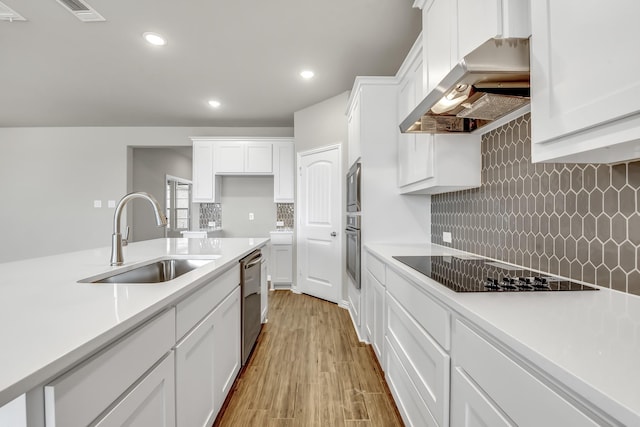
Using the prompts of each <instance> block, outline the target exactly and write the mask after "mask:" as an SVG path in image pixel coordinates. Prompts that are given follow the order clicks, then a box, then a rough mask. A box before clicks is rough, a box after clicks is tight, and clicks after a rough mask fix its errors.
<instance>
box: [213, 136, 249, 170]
mask: <svg viewBox="0 0 640 427" xmlns="http://www.w3.org/2000/svg"><path fill="white" fill-rule="evenodd" d="M244 156H245V143H243V142H239V141H228V142H227V141H219V142H216V143H215V145H214V150H213V162H214V163H213V164H214V169H215V173H243V172H244Z"/></svg>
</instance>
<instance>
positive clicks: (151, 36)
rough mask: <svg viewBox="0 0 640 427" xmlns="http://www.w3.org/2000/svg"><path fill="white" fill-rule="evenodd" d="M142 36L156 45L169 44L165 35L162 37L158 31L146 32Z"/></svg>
mask: <svg viewBox="0 0 640 427" xmlns="http://www.w3.org/2000/svg"><path fill="white" fill-rule="evenodd" d="M142 37H144V39H145V40H146V41H147V42H149V43H151V44H152V45H154V46H164V45H166V44H167V41H166V40H165V39H164V37H162V36H161V35H160V34H157V33H148V32H147V33H144V34H143V35H142Z"/></svg>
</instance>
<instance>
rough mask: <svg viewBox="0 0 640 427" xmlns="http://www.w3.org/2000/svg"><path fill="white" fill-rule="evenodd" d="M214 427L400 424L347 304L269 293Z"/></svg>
mask: <svg viewBox="0 0 640 427" xmlns="http://www.w3.org/2000/svg"><path fill="white" fill-rule="evenodd" d="M214 425H215V426H234V427H236V426H261V427H262V426H287V427H288V426H296V427H298V426H323V427H324V426H345V427H355V426H359V427H360V426H381V427H382V426H384V427H390V426H402V425H403V424H402V420H401V418H400V416H399V414H398V412H397V409H396V407H395V404H394V402H393V399H392V398H391V395H390V393H389V389H388V387H387V384H386V382H385V380H384V375H383V373H382V372H381V370H380V367H379V365H378V364H377V361H376V359H375V355H374V353H373V350H372V349H371V346H369V345H365V344H362V343H360V342H359V341H358V338H357V336H356V333H355V331H354V329H353V324H352V323H351V319H350V317H349V313H348V312H347V310H344V309H342V308H340V307H338V306H337V305H336V304H332V303H329V302H327V301H323V300H320V299H317V298H313V297H310V296H306V295H297V294H294V293H292V292H289V291H275V292H270V293H269V322H268V323H267V324H265V325H264V326H263V329H262V332H261V334H260V337H259V338H258V343H257V344H256V348H255V349H254V352H253V354H252V356H251V358H250V359H249V362H248V364H247V367H246V368H245V370H244V371H243V372H242V374H241V375H240V377H239V378H238V380H237V381H236V384H235V386H234V390H233V391H232V392H231V394H230V398H229V399H228V402H227V406H226V409H224V410H223V412H222V413H221V414H220V415H219V417H218V419H217V420H216V423H215V424H214Z"/></svg>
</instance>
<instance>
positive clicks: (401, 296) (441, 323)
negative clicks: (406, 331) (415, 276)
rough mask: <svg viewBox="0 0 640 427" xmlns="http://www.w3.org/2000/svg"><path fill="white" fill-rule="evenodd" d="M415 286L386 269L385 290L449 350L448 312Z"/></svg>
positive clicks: (449, 322) (449, 329) (449, 324)
mask: <svg viewBox="0 0 640 427" xmlns="http://www.w3.org/2000/svg"><path fill="white" fill-rule="evenodd" d="M417 286H418V285H414V284H413V283H411V282H410V281H408V280H407V279H405V278H403V277H401V276H400V275H399V274H398V273H396V272H395V271H393V270H392V269H391V268H389V269H387V291H388V292H389V293H390V294H391V295H393V297H394V298H395V299H396V300H397V301H398V302H399V303H400V304H401V305H402V307H403V308H404V309H405V310H406V311H407V312H408V313H409V314H410V315H411V316H413V318H414V319H416V321H417V322H418V323H419V324H420V326H422V327H423V328H424V330H425V331H427V332H428V333H429V335H431V336H432V337H433V339H435V340H436V341H437V342H438V344H440V346H442V348H444V349H445V350H449V348H450V343H451V339H450V334H451V318H450V315H449V312H448V311H447V310H446V309H445V308H444V307H442V306H441V305H440V304H438V303H437V302H435V301H434V300H433V299H432V298H431V297H429V296H428V295H427V294H426V293H425V292H423V291H421V290H419V289H418V288H417Z"/></svg>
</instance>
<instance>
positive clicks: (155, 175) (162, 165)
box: [127, 146, 198, 242]
mask: <svg viewBox="0 0 640 427" xmlns="http://www.w3.org/2000/svg"><path fill="white" fill-rule="evenodd" d="M192 151H193V150H192V149H191V147H189V146H184V147H136V148H133V155H132V167H131V169H132V182H131V190H132V191H145V192H147V193H149V194H151V195H152V196H153V197H155V198H156V200H158V202H159V203H160V206H161V207H162V209H163V211H164V210H166V208H167V200H166V188H167V187H166V176H167V175H172V176H175V177H178V178H182V179H187V180H191V173H192V158H193V155H192ZM129 206H130V207H131V211H132V212H131V216H130V218H132V221H131V234H130V235H129V240H130V241H132V242H139V241H141V240H149V239H157V238H159V237H164V236H165V231H166V230H165V229H164V228H163V227H157V226H156V222H155V221H154V220H153V213H152V212H153V211H152V209H151V205H149V203H147V202H146V201H144V200H133V201H132V202H131V204H130V205H128V207H127V209H129ZM193 208H194V209H196V208H198V205H194V206H193ZM196 228H197V225H196ZM176 234H177V237H180V234H179V233H176Z"/></svg>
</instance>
